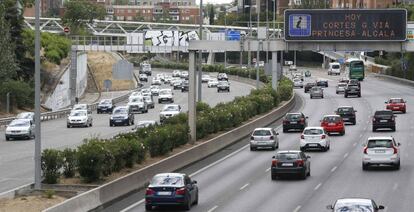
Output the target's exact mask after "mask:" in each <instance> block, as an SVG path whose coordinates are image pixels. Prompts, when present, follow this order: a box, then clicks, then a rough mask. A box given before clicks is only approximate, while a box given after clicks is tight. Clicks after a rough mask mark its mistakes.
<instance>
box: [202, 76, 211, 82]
mask: <svg viewBox="0 0 414 212" xmlns="http://www.w3.org/2000/svg"><path fill="white" fill-rule="evenodd" d="M210 79H211V77H210V75H206V74H204V75H203V76H201V82H208V81H209V80H210Z"/></svg>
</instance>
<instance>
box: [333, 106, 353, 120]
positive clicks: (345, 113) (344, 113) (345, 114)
mask: <svg viewBox="0 0 414 212" xmlns="http://www.w3.org/2000/svg"><path fill="white" fill-rule="evenodd" d="M335 112H336V114H337V115H339V116H341V117H342V120H344V122H348V123H352V124H353V125H355V124H356V115H355V112H357V111H356V110H355V109H354V107H352V106H341V107H338V109H337V110H336V111H335Z"/></svg>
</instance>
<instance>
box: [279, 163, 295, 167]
mask: <svg viewBox="0 0 414 212" xmlns="http://www.w3.org/2000/svg"><path fill="white" fill-rule="evenodd" d="M282 166H293V163H282Z"/></svg>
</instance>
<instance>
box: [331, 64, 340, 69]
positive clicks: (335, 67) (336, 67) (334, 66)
mask: <svg viewBox="0 0 414 212" xmlns="http://www.w3.org/2000/svg"><path fill="white" fill-rule="evenodd" d="M332 68H334V69H338V68H340V66H339V65H332Z"/></svg>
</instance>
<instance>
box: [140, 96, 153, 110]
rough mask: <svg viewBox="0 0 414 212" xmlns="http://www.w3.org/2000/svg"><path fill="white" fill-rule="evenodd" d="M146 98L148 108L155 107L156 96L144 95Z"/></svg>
mask: <svg viewBox="0 0 414 212" xmlns="http://www.w3.org/2000/svg"><path fill="white" fill-rule="evenodd" d="M142 97H143V98H144V102H145V103H147V106H148V108H154V107H155V103H154V98H153V97H152V96H142Z"/></svg>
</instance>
